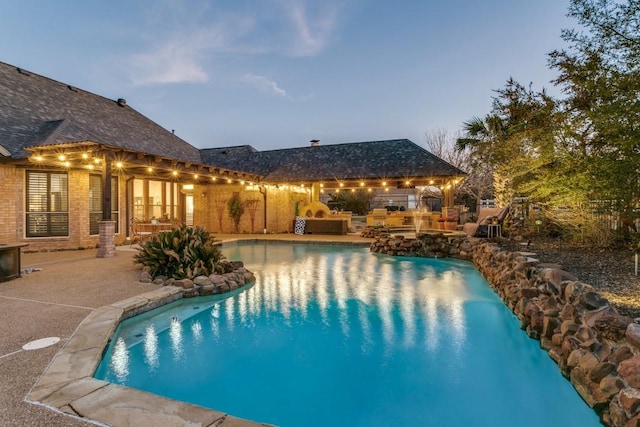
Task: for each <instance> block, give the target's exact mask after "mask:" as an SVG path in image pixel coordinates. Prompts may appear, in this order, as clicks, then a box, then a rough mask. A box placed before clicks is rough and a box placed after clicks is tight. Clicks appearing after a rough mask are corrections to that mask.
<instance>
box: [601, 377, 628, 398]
mask: <svg viewBox="0 0 640 427" xmlns="http://www.w3.org/2000/svg"><path fill="white" fill-rule="evenodd" d="M599 385H600V390H602V393H603V394H604V395H605V396H607V398H608V399H611V398H612V397H613V396H615V395H616V394H618V393H619V392H620V390H621V389H622V388H623V387H624V381H622V380H621V379H620V377H618V376H616V375H607V376H606V377H604V378H602V379H601V380H600V384H599Z"/></svg>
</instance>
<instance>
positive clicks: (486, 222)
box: [462, 207, 509, 238]
mask: <svg viewBox="0 0 640 427" xmlns="http://www.w3.org/2000/svg"><path fill="white" fill-rule="evenodd" d="M508 213H509V208H508V207H506V208H480V213H479V215H478V220H477V221H476V222H467V223H466V224H464V225H463V226H462V231H464V232H465V234H466V235H467V236H469V237H487V238H494V237H501V236H502V222H503V221H504V219H505V217H506V216H507V214H508Z"/></svg>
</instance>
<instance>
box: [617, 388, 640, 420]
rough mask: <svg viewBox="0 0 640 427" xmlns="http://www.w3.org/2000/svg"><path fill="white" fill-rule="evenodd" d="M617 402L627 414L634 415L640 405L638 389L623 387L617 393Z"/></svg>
mask: <svg viewBox="0 0 640 427" xmlns="http://www.w3.org/2000/svg"><path fill="white" fill-rule="evenodd" d="M618 402H619V403H620V407H621V408H622V409H624V411H625V412H626V414H627V415H628V416H633V415H635V414H636V412H637V411H638V408H639V407H640V390H637V389H635V388H629V387H627V388H625V389H623V390H622V391H621V392H620V394H619V395H618Z"/></svg>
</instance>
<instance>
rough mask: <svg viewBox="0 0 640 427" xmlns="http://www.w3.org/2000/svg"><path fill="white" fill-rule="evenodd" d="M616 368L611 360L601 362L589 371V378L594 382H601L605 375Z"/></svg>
mask: <svg viewBox="0 0 640 427" xmlns="http://www.w3.org/2000/svg"><path fill="white" fill-rule="evenodd" d="M615 370H616V365H614V364H613V363H609V362H604V363H599V364H598V365H596V367H595V368H593V369H592V370H591V371H589V379H590V380H591V381H593V382H596V383H599V382H600V381H601V380H602V379H603V378H604V377H606V376H607V375H609V374H610V373H611V372H614V371H615Z"/></svg>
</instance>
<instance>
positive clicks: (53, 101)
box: [0, 62, 200, 163]
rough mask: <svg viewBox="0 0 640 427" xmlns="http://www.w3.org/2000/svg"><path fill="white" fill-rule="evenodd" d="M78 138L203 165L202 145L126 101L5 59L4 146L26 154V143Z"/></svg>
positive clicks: (0, 103) (1, 73)
mask: <svg viewBox="0 0 640 427" xmlns="http://www.w3.org/2000/svg"><path fill="white" fill-rule="evenodd" d="M73 141H91V142H95V143H99V144H102V145H105V146H109V147H115V148H121V149H125V150H131V151H138V152H143V153H147V154H151V155H155V156H162V157H166V158H171V159H175V160H180V161H186V162H193V163H200V153H199V151H198V149H197V148H195V147H193V146H192V145H190V144H188V143H187V142H186V141H184V140H182V139H180V138H179V137H177V136H175V135H174V134H173V133H172V132H169V131H167V130H166V129H164V128H162V127H161V126H160V125H158V124H157V123H155V122H153V121H151V120H149V119H148V118H147V117H145V116H144V115H142V114H140V113H139V112H137V111H136V110H134V109H133V108H131V107H129V106H127V105H126V102H120V103H118V102H117V101H114V100H111V99H107V98H104V97H101V96H98V95H95V94H93V93H90V92H87V91H84V90H81V89H77V88H75V87H72V86H69V85H67V84H65V83H61V82H58V81H55V80H51V79H49V78H47V77H43V76H40V75H38V74H35V73H32V72H26V71H24V70H22V69H19V68H16V67H15V66H12V65H9V64H6V63H3V62H0V145H2V146H3V147H4V148H6V149H7V150H8V151H9V152H10V153H11V155H12V157H13V158H24V157H27V156H28V152H27V151H25V150H24V148H26V147H34V146H38V145H51V144H60V143H68V142H73Z"/></svg>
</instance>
